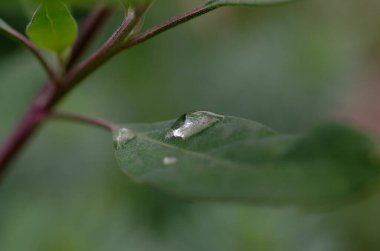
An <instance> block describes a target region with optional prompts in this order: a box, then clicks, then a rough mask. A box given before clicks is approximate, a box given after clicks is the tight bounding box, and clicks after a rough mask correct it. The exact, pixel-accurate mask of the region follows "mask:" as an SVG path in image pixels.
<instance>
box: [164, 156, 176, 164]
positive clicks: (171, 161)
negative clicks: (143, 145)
mask: <svg viewBox="0 0 380 251" xmlns="http://www.w3.org/2000/svg"><path fill="white" fill-rule="evenodd" d="M162 163H163V164H164V165H165V166H170V165H174V164H175V163H177V158H175V157H165V158H163V159H162Z"/></svg>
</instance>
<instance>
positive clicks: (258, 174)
mask: <svg viewBox="0 0 380 251" xmlns="http://www.w3.org/2000/svg"><path fill="white" fill-rule="evenodd" d="M115 148H116V157H117V159H118V162H119V164H120V166H121V168H122V170H123V171H124V172H125V173H126V174H127V175H128V176H129V177H130V178H131V179H133V180H134V181H136V182H138V183H143V184H148V185H152V186H155V187H157V188H160V189H163V190H165V191H168V192H170V193H173V194H176V195H179V196H184V197H189V198H200V199H215V200H236V201H251V202H255V203H264V204H321V203H332V202H334V203H335V202H337V201H343V200H344V199H347V198H350V196H351V195H352V194H355V193H356V192H358V191H360V190H361V189H363V188H364V187H366V185H367V184H368V183H369V182H370V181H371V180H372V179H373V178H374V177H376V176H377V175H378V174H379V171H380V169H379V162H377V159H376V158H374V157H373V154H374V146H373V144H372V142H371V141H370V140H369V139H368V138H367V137H366V136H364V135H362V134H361V133H360V132H357V131H355V130H353V129H350V128H347V127H344V126H341V125H326V126H323V127H320V128H317V129H315V130H314V131H312V132H310V133H309V134H307V135H303V136H289V135H281V134H278V133H276V132H274V131H273V130H271V129H270V128H268V127H265V126H263V125H261V124H259V123H256V122H253V121H248V120H245V119H240V118H235V117H221V116H217V115H214V114H212V113H207V112H196V113H191V114H187V115H184V116H183V117H181V118H180V119H179V120H178V121H176V122H174V121H168V122H161V123H156V124H151V125H146V124H142V125H128V126H126V127H125V128H122V129H120V130H118V131H116V132H115Z"/></svg>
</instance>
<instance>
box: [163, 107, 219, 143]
mask: <svg viewBox="0 0 380 251" xmlns="http://www.w3.org/2000/svg"><path fill="white" fill-rule="evenodd" d="M223 118H224V117H223V116H221V115H218V114H215V113H212V112H206V111H197V112H192V113H187V114H185V115H183V116H182V117H181V118H180V119H178V120H177V121H176V122H175V123H174V125H173V126H172V128H171V129H170V131H169V132H168V133H167V134H166V138H167V139H170V138H173V137H174V138H181V139H188V138H190V137H191V136H194V135H196V134H198V133H201V132H203V131H204V130H206V129H207V128H209V127H211V126H212V125H214V124H215V123H217V122H219V121H220V120H221V119H223Z"/></svg>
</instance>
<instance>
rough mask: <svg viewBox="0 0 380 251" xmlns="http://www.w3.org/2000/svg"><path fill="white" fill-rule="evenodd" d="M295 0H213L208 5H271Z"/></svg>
mask: <svg viewBox="0 0 380 251" xmlns="http://www.w3.org/2000/svg"><path fill="white" fill-rule="evenodd" d="M293 1H295V0H211V1H209V2H208V3H207V5H210V6H214V7H221V6H233V5H269V4H279V3H286V2H293Z"/></svg>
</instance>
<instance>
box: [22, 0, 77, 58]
mask: <svg viewBox="0 0 380 251" xmlns="http://www.w3.org/2000/svg"><path fill="white" fill-rule="evenodd" d="M26 32H27V34H28V36H29V37H30V39H31V40H32V41H33V42H34V43H35V44H36V45H37V46H39V47H41V48H45V49H48V50H52V51H55V52H59V53H61V52H63V51H64V50H65V49H67V48H69V47H70V46H71V45H72V44H73V42H74V41H75V39H76V36H77V33H78V28H77V23H76V21H75V19H74V18H73V16H72V15H71V13H70V11H69V9H68V8H67V7H66V5H65V4H64V3H63V2H61V1H55V0H50V1H49V0H45V1H43V2H42V3H41V5H40V6H39V7H38V9H37V10H36V12H35V13H34V16H33V18H32V20H31V22H30V23H29V25H28V27H27V30H26Z"/></svg>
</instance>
